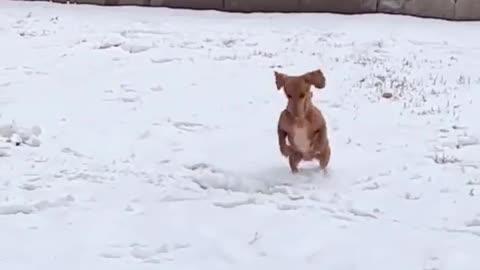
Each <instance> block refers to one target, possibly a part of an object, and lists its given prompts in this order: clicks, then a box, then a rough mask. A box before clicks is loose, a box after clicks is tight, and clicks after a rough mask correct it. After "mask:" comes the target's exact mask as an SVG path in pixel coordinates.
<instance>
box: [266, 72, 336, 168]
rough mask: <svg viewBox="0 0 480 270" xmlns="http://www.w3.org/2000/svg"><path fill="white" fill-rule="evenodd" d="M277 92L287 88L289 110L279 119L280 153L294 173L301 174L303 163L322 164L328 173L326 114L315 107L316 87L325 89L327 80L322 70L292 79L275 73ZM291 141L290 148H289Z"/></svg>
mask: <svg viewBox="0 0 480 270" xmlns="http://www.w3.org/2000/svg"><path fill="white" fill-rule="evenodd" d="M274 75H275V83H276V86H277V89H278V90H280V89H282V88H283V91H284V93H285V95H286V97H287V98H288V103H287V106H286V108H285V109H284V110H283V111H282V112H281V114H280V117H279V119H278V125H277V133H278V144H279V147H280V152H281V154H282V155H283V156H285V157H288V161H289V165H290V169H291V171H292V173H296V172H298V165H299V164H300V162H301V161H302V160H305V161H310V160H313V159H316V160H318V162H319V165H320V168H321V169H322V170H323V171H324V173H326V168H327V166H328V163H329V161H330V145H329V141H328V136H327V124H326V121H325V119H324V117H323V115H322V112H321V111H320V110H319V109H318V108H317V107H316V106H315V105H313V103H312V92H311V91H310V87H311V86H312V85H313V86H314V87H315V88H317V89H322V88H325V76H324V75H323V73H322V71H321V70H319V69H318V70H314V71H311V72H307V73H305V74H303V75H300V76H290V75H286V74H282V73H279V72H277V71H274ZM287 140H288V144H287Z"/></svg>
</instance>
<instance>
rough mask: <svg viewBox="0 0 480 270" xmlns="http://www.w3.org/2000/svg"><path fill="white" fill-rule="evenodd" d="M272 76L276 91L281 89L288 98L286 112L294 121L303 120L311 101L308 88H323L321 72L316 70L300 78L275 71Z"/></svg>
mask: <svg viewBox="0 0 480 270" xmlns="http://www.w3.org/2000/svg"><path fill="white" fill-rule="evenodd" d="M274 74H275V83H276V85H277V89H278V90H280V89H282V88H283V91H284V92H285V95H286V96H287V98H288V103H287V110H288V111H289V112H290V113H291V114H292V115H293V116H294V117H295V118H296V119H302V118H304V117H305V113H306V112H307V110H308V108H309V106H310V102H311V99H312V92H310V87H311V86H312V85H313V86H314V87H315V88H318V89H322V88H324V87H325V76H324V75H323V73H322V71H321V70H320V69H317V70H314V71H310V72H308V73H305V74H303V75H301V76H289V75H286V74H282V73H279V72H277V71H274Z"/></svg>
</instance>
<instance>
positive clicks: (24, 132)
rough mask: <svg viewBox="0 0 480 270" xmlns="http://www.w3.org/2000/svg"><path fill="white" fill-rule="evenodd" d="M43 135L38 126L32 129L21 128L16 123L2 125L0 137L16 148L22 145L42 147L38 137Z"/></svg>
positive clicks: (0, 126)
mask: <svg viewBox="0 0 480 270" xmlns="http://www.w3.org/2000/svg"><path fill="white" fill-rule="evenodd" d="M41 133H42V129H41V128H40V127H39V126H36V125H35V126H32V127H31V128H24V127H19V126H17V124H16V123H15V122H12V123H11V124H4V125H0V137H1V138H3V139H4V140H5V141H6V142H9V143H12V144H14V145H16V146H19V145H21V144H26V145H28V146H32V147H38V146H40V139H39V138H38V137H39V136H40V134H41Z"/></svg>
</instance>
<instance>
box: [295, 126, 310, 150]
mask: <svg viewBox="0 0 480 270" xmlns="http://www.w3.org/2000/svg"><path fill="white" fill-rule="evenodd" d="M292 133H293V136H292V137H293V138H292V139H293V144H294V145H295V147H296V148H297V149H298V151H300V152H302V153H307V152H309V151H310V146H311V142H310V138H309V137H308V128H307V127H306V126H303V127H298V126H296V127H294V128H293V130H292Z"/></svg>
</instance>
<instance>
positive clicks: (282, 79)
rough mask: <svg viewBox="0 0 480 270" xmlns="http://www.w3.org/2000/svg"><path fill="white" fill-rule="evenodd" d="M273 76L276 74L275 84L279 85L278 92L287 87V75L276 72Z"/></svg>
mask: <svg viewBox="0 0 480 270" xmlns="http://www.w3.org/2000/svg"><path fill="white" fill-rule="evenodd" d="M273 74H275V84H276V85H277V90H280V89H282V87H285V80H286V78H287V75H285V74H282V73H280V72H276V71H274V72H273Z"/></svg>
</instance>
